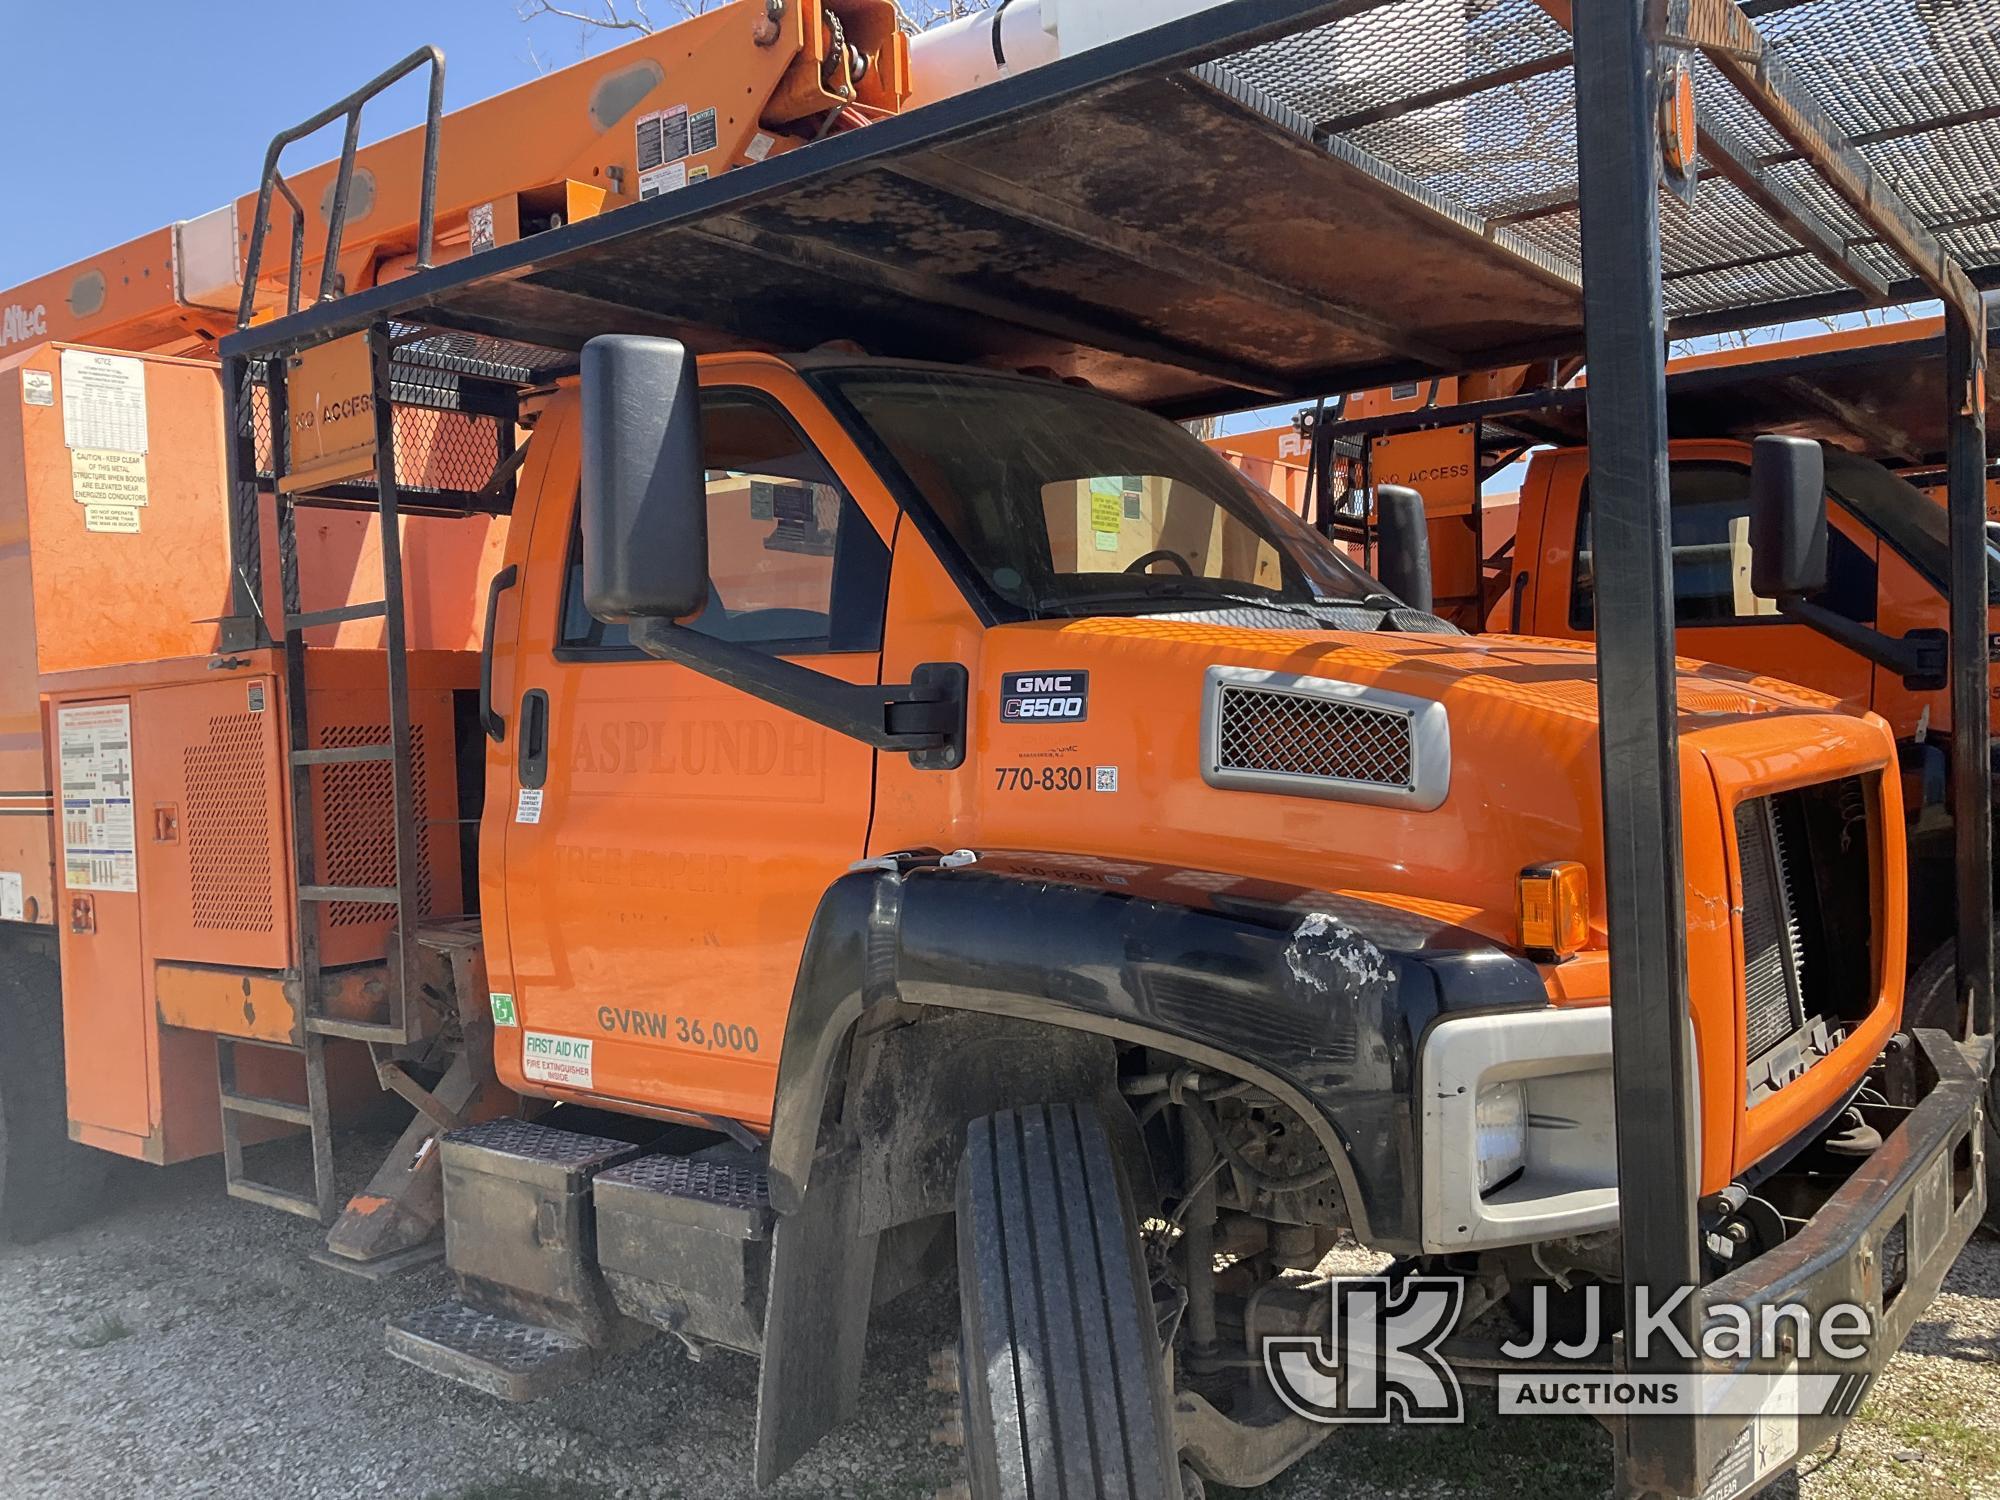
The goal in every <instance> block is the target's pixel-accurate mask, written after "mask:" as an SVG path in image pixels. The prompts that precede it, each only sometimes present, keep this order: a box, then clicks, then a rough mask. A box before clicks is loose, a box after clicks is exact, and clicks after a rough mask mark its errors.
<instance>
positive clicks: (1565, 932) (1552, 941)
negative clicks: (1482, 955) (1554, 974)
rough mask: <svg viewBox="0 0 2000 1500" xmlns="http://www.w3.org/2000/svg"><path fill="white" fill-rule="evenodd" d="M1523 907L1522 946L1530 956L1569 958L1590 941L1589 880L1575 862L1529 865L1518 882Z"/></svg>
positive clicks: (1566, 860) (1571, 860) (1568, 860)
mask: <svg viewBox="0 0 2000 1500" xmlns="http://www.w3.org/2000/svg"><path fill="white" fill-rule="evenodd" d="M1516 889H1517V890H1518V891H1519V893H1520V905H1521V946H1522V947H1523V948H1526V949H1527V950H1528V951H1529V952H1530V953H1534V954H1548V955H1551V956H1553V957H1555V958H1568V957H1569V956H1570V955H1571V954H1573V953H1580V952H1582V951H1583V947H1584V945H1585V944H1586V943H1588V942H1589V941H1590V878H1589V876H1588V875H1587V874H1586V873H1585V872H1584V868H1583V866H1582V865H1580V864H1578V863H1577V862H1576V861H1575V860H1573V859H1564V860H1557V861H1556V862H1555V863H1553V864H1546V865H1530V866H1528V868H1527V869H1525V870H1523V871H1522V872H1521V874H1520V878H1519V880H1518V881H1517V882H1516Z"/></svg>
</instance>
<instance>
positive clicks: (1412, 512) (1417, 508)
mask: <svg viewBox="0 0 2000 1500" xmlns="http://www.w3.org/2000/svg"><path fill="white" fill-rule="evenodd" d="M1375 526H1376V531H1377V534H1378V536H1379V538H1380V540H1379V541H1378V542H1377V544H1376V548H1375V572H1376V575H1377V576H1378V577H1379V578H1380V579H1381V581H1382V587H1383V588H1385V589H1387V590H1388V591H1389V592H1390V593H1392V594H1394V595H1395V596H1396V597H1397V598H1398V599H1401V600H1402V601H1403V602H1404V603H1405V604H1407V605H1409V606H1410V608H1411V609H1420V610H1422V611H1423V612H1424V613H1425V614H1429V613H1430V610H1431V528H1430V521H1429V518H1428V517H1426V516H1425V515H1424V497H1423V496H1422V495H1420V494H1418V493H1417V492H1416V491H1415V490H1413V489H1411V488H1410V487H1409V486H1408V485H1404V484H1378V485H1376V486H1375Z"/></svg>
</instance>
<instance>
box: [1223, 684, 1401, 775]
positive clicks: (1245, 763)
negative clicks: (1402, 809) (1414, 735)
mask: <svg viewBox="0 0 2000 1500" xmlns="http://www.w3.org/2000/svg"><path fill="white" fill-rule="evenodd" d="M1217 738H1218V749H1217V755H1216V765H1217V767H1218V768H1219V769H1221V770H1225V771H1261V772H1270V773H1274V774H1277V775H1281V776H1302V777H1310V778H1314V779H1318V780H1325V781H1349V782H1360V783H1362V784H1363V785H1366V786H1382V787H1408V786H1412V785H1414V783H1415V773H1416V767H1415V749H1414V746H1413V743H1412V740H1411V734H1410V720H1409V716H1408V715H1407V714H1399V713H1396V712H1394V711H1392V710H1389V709H1381V708H1367V707H1364V706H1362V705H1359V704H1354V703H1340V702H1336V701H1333V700H1331V699H1327V698H1319V697H1307V696H1305V695H1303V694H1299V693H1285V692H1275V691H1272V690H1270V689H1266V688H1246V687H1235V686H1228V685H1225V686H1224V687H1223V689H1222V704H1221V719H1220V732H1219V734H1218V737H1217Z"/></svg>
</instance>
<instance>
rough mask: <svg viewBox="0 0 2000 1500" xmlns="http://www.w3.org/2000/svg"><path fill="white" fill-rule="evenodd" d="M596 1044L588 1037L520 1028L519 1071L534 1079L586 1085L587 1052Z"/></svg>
mask: <svg viewBox="0 0 2000 1500" xmlns="http://www.w3.org/2000/svg"><path fill="white" fill-rule="evenodd" d="M595 1045H596V1044H595V1043H594V1042H592V1041H591V1040H590V1038H588V1037H581V1036H551V1035H550V1034H549V1033H548V1032H546V1031H527V1032H523V1033H522V1034H521V1072H522V1074H523V1075H524V1076H526V1077H529V1078H532V1079H534V1080H535V1081H536V1082H537V1083H553V1084H555V1085H556V1086H557V1087H559V1088H566V1089H587V1088H589V1087H590V1082H591V1067H590V1054H591V1051H592V1049H593V1048H594V1047H595Z"/></svg>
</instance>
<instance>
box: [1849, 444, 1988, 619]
mask: <svg viewBox="0 0 2000 1500" xmlns="http://www.w3.org/2000/svg"><path fill="white" fill-rule="evenodd" d="M1825 452H1826V487H1827V489H1828V490H1830V491H1831V492H1832V493H1833V494H1834V496H1835V497H1836V498H1838V499H1839V500H1840V501H1841V502H1842V503H1843V504H1844V505H1846V506H1847V508H1848V509H1849V510H1851V511H1853V512H1854V513H1855V514H1856V515H1857V516H1859V517H1860V518H1861V519H1862V520H1863V521H1864V522H1866V523H1867V524H1868V526H1869V527H1870V528H1871V529H1872V530H1874V531H1876V532H1879V533H1880V534H1881V535H1882V537H1883V538H1884V539H1885V540H1886V541H1887V542H1888V543H1889V544H1890V545H1891V546H1893V547H1894V548H1895V549H1896V550H1897V551H1898V552H1900V553H1902V554H1903V556H1905V557H1907V558H1908V559H1909V560H1910V564H1911V566H1912V567H1914V568H1915V569H1916V570H1917V571H1918V572H1919V573H1921V574H1923V575H1924V577H1925V578H1926V579H1927V580H1929V582H1930V584H1931V586H1932V587H1933V588H1935V589H1937V591H1938V592H1939V593H1941V594H1948V593H1949V587H1948V586H1949V583H1950V579H1951V534H1950V532H1949V530H1948V529H1947V524H1946V517H1945V513H1944V506H1943V504H1942V503H1940V502H1939V501H1936V500H1933V499H1931V497H1930V496H1928V495H1926V494H1925V493H1924V492H1923V491H1922V490H1920V489H1918V488H1917V487H1916V486H1915V485H1913V484H1911V483H1910V482H1909V481H1908V480H1907V479H1903V478H1900V477H1899V476H1897V475H1895V474H1892V473H1890V472H1889V471H1888V470H1887V469H1885V468H1883V467H1882V466H1881V465H1880V464H1878V463H1876V462H1874V461H1873V460H1872V459H1866V458H1860V457H1857V456H1856V455H1854V454H1852V453H1845V452H1842V451H1841V450H1840V449H1838V448H1827V449H1826V450H1825ZM1996 584H2000V548H1996V547H1995V545H1994V542H1993V536H1992V534H1991V533H1990V532H1989V533H1988V534H1987V538H1986V598H1987V602H1989V603H2000V587H1996Z"/></svg>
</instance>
